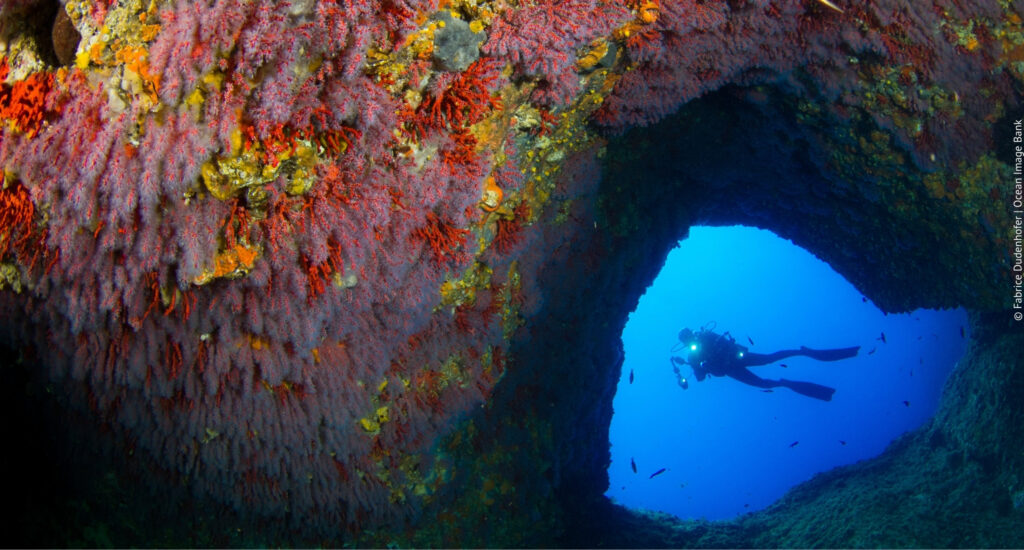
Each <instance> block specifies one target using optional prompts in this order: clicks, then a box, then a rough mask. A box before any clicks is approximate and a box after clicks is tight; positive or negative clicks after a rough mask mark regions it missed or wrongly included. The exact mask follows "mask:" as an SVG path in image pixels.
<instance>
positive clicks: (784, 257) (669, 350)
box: [606, 226, 967, 520]
mask: <svg viewBox="0 0 1024 550" xmlns="http://www.w3.org/2000/svg"><path fill="white" fill-rule="evenodd" d="M705 324H707V325H714V330H715V331H716V332H717V333H725V332H726V331H729V332H730V333H731V336H732V337H734V338H735V341H736V344H737V345H741V346H743V347H745V348H748V350H749V351H751V352H755V353H757V352H760V353H768V352H772V351H775V350H779V349H787V348H788V349H795V348H796V347H797V346H798V345H807V346H810V347H812V348H835V347H841V346H860V349H859V353H858V355H857V356H855V357H852V358H847V359H845V360H842V361H839V362H836V363H819V362H816V361H813V360H810V359H806V358H800V357H795V358H792V359H788V358H787V359H782V360H779V361H776V362H774V364H769V365H763V366H757V367H754V368H752V369H751V372H752V373H753V374H755V375H756V376H760V377H763V378H765V379H766V380H777V379H787V380H798V381H806V382H812V383H818V384H824V385H826V386H828V387H830V388H832V389H834V390H837V391H836V392H835V394H834V395H832V396H830V397H831V398H830V401H829V402H823V401H820V400H816V399H810V398H808V397H805V396H801V395H799V394H797V393H794V392H792V391H790V390H788V389H786V388H775V389H758V388H756V387H752V386H749V385H745V384H742V383H739V382H737V381H735V380H731V379H729V378H728V377H722V378H716V377H709V378H706V379H704V380H698V379H696V378H694V368H693V367H692V365H681V366H680V365H672V364H671V363H670V362H669V357H670V356H677V357H684V356H685V350H682V349H680V347H681V344H680V343H679V342H678V341H677V340H676V334H677V332H678V330H679V329H680V328H682V327H691V328H696V327H699V326H702V325H705ZM964 325H966V314H965V313H964V312H963V311H962V310H950V311H936V310H915V311H914V312H911V313H905V314H894V315H888V314H885V313H884V312H882V311H880V310H879V309H878V308H876V307H875V306H874V304H872V303H871V302H870V301H869V300H867V299H866V298H864V297H863V296H861V294H860V292H858V291H857V289H856V288H854V287H853V286H852V285H850V284H849V283H848V282H847V281H845V280H844V279H843V278H842V277H841V276H840V275H839V274H837V273H836V272H835V271H833V270H832V269H831V268H830V267H829V266H828V265H826V264H825V263H824V262H822V261H820V260H818V259H817V258H815V257H813V256H812V255H811V254H809V253H808V252H807V251H805V250H802V249H800V248H799V247H797V246H795V245H793V244H792V243H790V242H788V241H785V240H783V239H780V238H779V237H777V236H775V235H774V234H772V233H771V232H769V231H765V230H759V229H756V228H750V227H739V226H733V227H704V226H698V227H693V228H691V230H690V233H689V237H688V238H687V239H685V240H683V241H681V242H680V243H679V246H678V248H674V249H673V250H672V251H671V252H669V254H668V257H667V259H666V261H665V266H664V267H663V268H662V270H661V271H660V272H659V274H658V277H657V279H656V280H655V281H654V282H653V283H652V284H651V286H650V287H649V288H647V289H646V291H645V292H644V294H643V296H642V297H641V298H640V301H639V303H638V305H637V308H636V310H635V311H633V312H632V313H631V314H630V316H629V321H628V322H627V323H626V327H625V329H624V330H623V333H622V340H623V347H624V362H623V366H622V376H621V378H620V380H619V382H618V386H617V389H616V394H615V400H614V402H613V406H614V416H613V418H612V422H611V427H610V431H609V439H610V443H611V454H612V461H611V465H610V466H609V469H608V474H609V488H608V491H607V492H606V494H607V495H608V497H609V498H611V499H612V500H613V502H616V503H619V504H621V505H623V506H627V507H629V508H633V509H638V510H640V509H643V510H658V511H664V512H667V513H672V514H674V515H676V516H679V517H681V518H691V519H698V518H705V519H708V520H720V519H732V518H735V517H737V516H740V515H742V514H745V513H749V512H752V511H756V510H760V509H763V508H765V507H766V506H768V505H770V504H771V503H772V502H774V501H776V500H778V499H779V498H780V497H781V496H782V495H783V493H785V491H787V490H788V489H789V488H790V487H792V486H794V485H797V484H799V483H801V482H803V481H806V480H807V479H809V478H810V477H811V476H812V475H814V474H817V473H819V472H823V471H827V470H830V469H832V468H834V467H837V466H841V465H845V464H852V463H855V462H857V461H859V460H864V459H869V458H873V457H875V456H878V455H879V454H880V453H882V451H884V449H885V448H886V447H887V446H888V444H889V443H890V442H891V441H892V440H893V439H895V438H896V437H898V436H900V435H902V434H903V433H905V432H908V431H911V430H915V429H917V428H919V427H920V426H921V425H922V424H924V423H925V422H927V421H928V420H929V419H930V418H931V417H932V415H933V414H934V413H935V411H936V409H937V407H938V401H939V397H940V394H941V391H942V386H943V383H944V382H945V380H946V378H947V376H948V375H949V373H950V371H951V370H952V369H953V368H954V366H955V364H956V361H957V360H958V359H959V358H960V357H961V356H962V355H963V352H964V349H965V347H966V340H965V338H966V336H967V335H966V333H961V330H962V329H963V328H964ZM881 335H888V336H887V338H886V337H885V336H881ZM882 338H885V340H884V341H883V340H882ZM673 344H675V345H673ZM673 368H675V369H678V371H677V373H676V374H673ZM662 469H663V470H662ZM659 472H660V473H659Z"/></svg>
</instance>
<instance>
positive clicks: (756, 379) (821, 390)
mask: <svg viewBox="0 0 1024 550" xmlns="http://www.w3.org/2000/svg"><path fill="white" fill-rule="evenodd" d="M726 376H728V377H729V378H732V379H734V380H738V381H740V382H743V383H744V384H748V385H751V386H754V387H755V388H777V387H779V386H782V387H784V388H789V389H791V390H793V391H795V392H796V393H799V394H800V395H806V396H807V397H813V398H814V399H820V400H822V401H831V400H832V394H833V393H835V392H836V390H835V388H830V387H828V386H822V385H821V384H815V383H814V382H798V381H795V380H786V379H785V378H782V379H780V380H767V379H765V378H761V377H760V376H758V375H756V374H754V373H752V372H750V371H749V370H747V369H745V368H740V369H733V370H732V371H730V372H729V373H728V374H727V375H726Z"/></svg>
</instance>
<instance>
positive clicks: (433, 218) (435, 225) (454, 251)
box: [412, 212, 469, 265]
mask: <svg viewBox="0 0 1024 550" xmlns="http://www.w3.org/2000/svg"><path fill="white" fill-rule="evenodd" d="M412 235H413V236H414V237H415V238H417V239H420V240H421V241H423V242H425V243H427V244H428V245H429V246H430V250H431V251H432V252H433V258H434V262H435V263H437V264H439V265H440V264H444V263H446V262H448V261H455V262H456V263H458V262H460V261H461V260H462V259H463V258H462V256H464V255H465V254H466V253H465V251H460V249H462V248H463V247H464V246H465V244H466V238H467V237H468V236H469V230H468V229H459V228H457V227H454V226H452V224H451V223H450V222H449V221H446V220H442V219H441V218H439V217H438V216H437V214H435V213H433V212H430V213H428V214H427V224H426V225H424V226H423V227H420V228H418V229H416V230H414V231H413V232H412Z"/></svg>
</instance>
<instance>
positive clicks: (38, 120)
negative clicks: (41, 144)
mask: <svg viewBox="0 0 1024 550" xmlns="http://www.w3.org/2000/svg"><path fill="white" fill-rule="evenodd" d="M7 72H8V68H7V60H6V59H4V60H3V66H2V70H0V73H7ZM53 82H54V77H53V73H33V74H30V75H28V76H27V77H25V79H24V80H20V81H18V82H15V83H14V84H13V85H6V84H3V85H0V118H4V119H7V120H9V121H10V122H11V123H12V125H13V126H14V129H15V130H17V131H19V132H23V133H24V134H26V135H28V137H34V136H35V135H36V133H38V132H39V128H40V127H41V126H42V124H43V122H44V121H45V120H46V119H47V118H48V117H49V116H51V113H49V112H48V111H47V110H46V96H47V94H49V93H50V90H51V89H53Z"/></svg>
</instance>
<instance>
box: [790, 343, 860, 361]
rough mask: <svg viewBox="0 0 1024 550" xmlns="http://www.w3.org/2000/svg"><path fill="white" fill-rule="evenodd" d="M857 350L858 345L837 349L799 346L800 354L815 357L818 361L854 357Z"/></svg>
mask: <svg viewBox="0 0 1024 550" xmlns="http://www.w3.org/2000/svg"><path fill="white" fill-rule="evenodd" d="M858 351H860V346H854V347H852V348H839V349H811V348H805V347H803V346H800V353H801V354H802V355H806V356H807V357H810V358H811V359H817V360H818V361H839V360H840V359H849V358H851V357H856V356H857V352H858Z"/></svg>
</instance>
